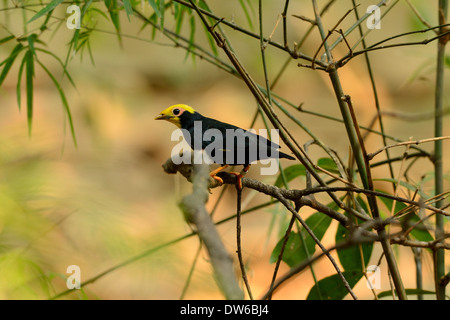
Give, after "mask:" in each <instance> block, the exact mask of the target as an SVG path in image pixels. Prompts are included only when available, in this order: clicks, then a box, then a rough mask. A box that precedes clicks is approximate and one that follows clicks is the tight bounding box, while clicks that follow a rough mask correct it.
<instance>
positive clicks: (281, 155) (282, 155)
mask: <svg viewBox="0 0 450 320" xmlns="http://www.w3.org/2000/svg"><path fill="white" fill-rule="evenodd" d="M278 153H279V158H286V159H289V160H295V158H294V157H292V156H290V155H288V154H286V153H284V152H281V151H278Z"/></svg>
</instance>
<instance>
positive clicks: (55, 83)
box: [37, 60, 77, 147]
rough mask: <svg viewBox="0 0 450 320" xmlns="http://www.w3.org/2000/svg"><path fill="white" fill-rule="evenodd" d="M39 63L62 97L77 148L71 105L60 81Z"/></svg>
mask: <svg viewBox="0 0 450 320" xmlns="http://www.w3.org/2000/svg"><path fill="white" fill-rule="evenodd" d="M37 62H38V63H39V65H40V66H41V67H42V69H44V71H45V72H46V73H47V74H48V76H49V77H50V79H52V81H53V84H54V85H55V87H56V89H57V90H58V92H59V95H60V97H61V101H62V103H63V106H64V110H65V112H66V114H67V119H68V121H69V126H70V132H71V134H72V140H73V143H74V145H75V147H76V146H77V139H76V136H75V129H74V126H73V120H72V114H71V112H70V108H69V104H68V103H67V99H66V95H65V94H64V91H63V90H62V88H61V85H60V84H59V82H58V80H56V78H55V77H54V76H53V74H52V73H51V72H50V70H48V69H47V67H46V66H45V65H44V64H43V63H42V62H40V61H39V60H37Z"/></svg>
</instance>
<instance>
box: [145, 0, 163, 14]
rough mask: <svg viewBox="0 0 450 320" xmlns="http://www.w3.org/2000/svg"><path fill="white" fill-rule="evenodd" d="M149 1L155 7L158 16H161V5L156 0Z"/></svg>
mask: <svg viewBox="0 0 450 320" xmlns="http://www.w3.org/2000/svg"><path fill="white" fill-rule="evenodd" d="M148 3H149V4H150V6H151V7H152V8H153V10H154V11H155V13H156V15H157V16H158V18H161V12H160V11H159V6H158V4H156V2H155V0H148Z"/></svg>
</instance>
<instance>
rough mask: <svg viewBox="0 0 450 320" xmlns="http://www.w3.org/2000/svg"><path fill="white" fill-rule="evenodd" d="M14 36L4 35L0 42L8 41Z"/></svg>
mask: <svg viewBox="0 0 450 320" xmlns="http://www.w3.org/2000/svg"><path fill="white" fill-rule="evenodd" d="M14 38H15V37H14V36H7V37H4V38H2V39H0V44H2V43H5V42H8V41H10V40H12V39H14Z"/></svg>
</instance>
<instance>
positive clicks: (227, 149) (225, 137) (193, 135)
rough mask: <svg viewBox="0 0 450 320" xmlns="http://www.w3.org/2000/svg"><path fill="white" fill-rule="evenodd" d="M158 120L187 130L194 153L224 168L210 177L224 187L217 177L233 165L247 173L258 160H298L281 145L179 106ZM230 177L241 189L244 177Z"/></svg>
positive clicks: (186, 134) (161, 115) (181, 105)
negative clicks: (204, 155) (203, 153)
mask: <svg viewBox="0 0 450 320" xmlns="http://www.w3.org/2000/svg"><path fill="white" fill-rule="evenodd" d="M155 120H167V121H169V122H171V123H173V124H175V125H176V126H177V127H179V128H181V129H184V130H183V135H184V138H185V140H186V141H187V142H188V143H189V144H190V146H191V148H192V149H193V150H204V152H205V153H206V154H207V155H208V156H209V158H210V159H211V160H212V161H213V162H214V163H218V164H220V165H221V166H220V168H218V169H216V170H213V171H212V172H211V173H210V176H211V177H212V178H214V179H215V180H217V181H219V182H221V183H223V180H222V179H221V178H220V177H218V176H216V174H217V173H219V172H220V171H222V170H223V169H225V168H227V167H228V166H230V165H243V166H244V170H243V172H244V173H245V172H247V171H248V169H249V168H250V165H251V163H253V162H254V161H257V160H264V159H270V158H272V159H279V158H286V159H289V160H295V158H294V157H291V156H290V155H287V154H286V153H283V152H281V151H278V149H279V148H280V146H279V145H278V144H276V143H274V142H272V141H270V140H268V139H266V138H264V137H262V136H260V135H257V134H255V133H253V132H250V131H246V130H244V129H241V128H239V127H236V126H234V125H231V124H228V123H224V122H221V121H218V120H215V119H212V118H207V117H204V116H202V115H201V114H200V113H198V112H197V111H195V110H194V109H193V108H191V107H189V106H187V105H185V104H176V105H173V106H171V107H169V108H167V109H165V110H164V111H162V112H161V113H160V114H159V115H158V116H157V117H156V118H155ZM230 173H231V174H234V175H236V176H237V183H238V187H239V188H242V184H241V178H242V173H235V172H230Z"/></svg>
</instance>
